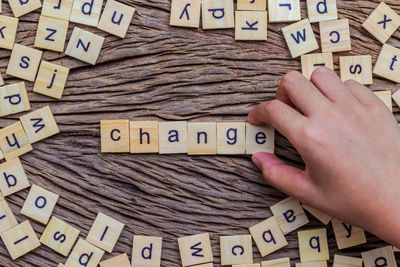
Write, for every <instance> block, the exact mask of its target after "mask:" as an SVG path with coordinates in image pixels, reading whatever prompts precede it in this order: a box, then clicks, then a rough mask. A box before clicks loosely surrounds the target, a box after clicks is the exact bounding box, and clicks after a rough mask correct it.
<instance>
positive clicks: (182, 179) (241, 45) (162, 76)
mask: <svg viewBox="0 0 400 267" xmlns="http://www.w3.org/2000/svg"><path fill="white" fill-rule="evenodd" d="M123 2H125V3H127V4H129V5H131V6H134V7H135V8H136V10H137V11H136V13H135V15H134V19H133V22H132V25H131V26H130V27H129V31H128V34H127V37H126V38H125V39H119V38H117V37H114V36H111V35H109V34H106V33H104V32H101V31H99V30H97V29H94V28H90V27H84V26H82V28H85V29H88V30H90V31H92V32H95V33H98V34H100V35H102V36H105V37H106V40H105V42H104V46H103V49H102V51H101V54H100V57H99V60H98V64H97V65H96V66H88V65H86V64H85V63H82V62H80V61H77V60H75V59H72V58H70V57H68V56H65V55H64V54H62V53H55V52H49V51H45V52H44V59H46V60H49V61H52V62H54V63H59V64H62V65H64V66H67V67H70V68H71V72H70V76H69V79H68V83H67V86H66V90H65V93H64V97H63V98H62V100H60V101H55V100H52V99H50V98H47V97H44V96H40V95H38V94H35V93H32V86H33V84H32V83H30V82H27V87H28V90H29V99H30V101H31V104H32V107H33V110H34V109H37V108H40V107H42V106H45V105H48V104H50V106H51V109H52V110H53V112H54V114H55V116H56V120H57V122H58V124H59V127H60V130H61V133H60V134H58V135H57V136H54V137H52V138H49V139H47V140H44V141H41V142H39V143H36V144H35V145H34V146H33V147H34V150H33V151H32V152H30V153H29V154H26V155H24V156H22V158H21V160H22V163H23V165H24V167H25V170H26V172H27V175H28V178H29V180H30V181H31V183H34V184H37V185H39V186H42V187H44V188H46V189H49V190H51V191H53V192H55V193H57V194H59V195H60V199H59V201H58V203H57V206H56V208H55V210H54V214H53V215H55V216H57V217H59V218H61V219H63V220H65V221H66V222H68V223H70V224H72V225H74V226H75V227H77V228H78V229H80V230H81V237H86V235H87V233H88V231H89V229H90V226H91V225H92V223H93V221H94V219H95V217H96V214H97V213H98V212H99V211H102V212H104V213H106V214H109V215H111V216H112V217H114V218H115V219H117V220H119V221H121V222H123V223H125V224H126V227H125V228H124V230H123V233H122V235H121V237H120V239H119V241H118V243H117V245H116V247H115V249H114V252H113V253H112V254H105V256H104V258H110V257H111V256H113V255H117V254H119V253H122V252H127V253H128V255H130V254H131V248H132V235H133V234H142V235H157V236H162V237H163V238H164V242H163V254H162V266H180V257H179V252H178V245H177V237H181V236H186V235H192V234H196V233H201V232H210V234H211V238H212V240H211V242H212V245H213V252H214V256H215V266H220V259H219V254H220V253H219V236H220V235H236V234H247V233H248V227H249V226H252V225H254V224H255V223H257V222H259V221H261V220H263V219H265V218H267V217H270V216H271V215H272V214H271V212H270V210H269V206H271V205H272V204H274V203H276V202H278V201H279V200H281V199H283V198H284V197H285V196H284V195H283V194H282V193H280V192H278V191H277V190H275V189H273V188H271V187H270V186H269V185H268V184H267V183H266V182H265V181H264V180H263V178H262V176H261V174H260V173H259V171H258V170H257V169H256V168H255V167H254V166H253V164H252V163H251V161H250V158H249V157H248V156H190V157H189V156H187V155H158V154H153V155H129V154H124V155H121V154H101V153H100V135H99V134H100V133H99V122H100V120H101V119H130V120H145V119H146V120H147V119H150V120H194V121H207V120H211V121H231V120H236V121H244V120H246V114H247V113H248V112H249V111H250V109H251V108H252V107H253V106H254V105H255V104H256V103H259V102H261V101H264V100H267V99H272V98H273V97H274V94H275V90H276V87H277V85H278V83H279V80H280V78H281V77H282V75H283V74H285V73H286V72H288V71H289V70H300V61H299V59H291V57H290V55H289V51H288V49H287V47H286V43H285V41H284V39H283V36H282V33H281V27H282V26H284V25H287V24H271V25H269V26H268V30H269V32H268V41H266V42H235V41H234V33H233V30H232V29H227V30H214V31H203V30H201V29H185V28H175V27H170V26H169V12H170V0H148V1H141V0H129V1H127V0H124V1H123ZM337 2H338V10H339V17H340V18H348V19H349V20H350V27H351V37H352V46H353V50H352V51H351V52H347V53H337V54H335V55H334V62H335V67H336V70H338V60H339V56H340V55H363V54H370V55H372V57H373V63H374V62H375V60H376V58H377V56H378V53H379V51H380V48H381V44H380V43H379V42H378V41H376V40H375V39H374V38H372V37H371V36H370V35H369V34H368V33H367V32H366V31H365V30H364V29H362V28H361V24H362V22H363V21H364V20H365V19H366V18H367V16H368V14H370V13H371V12H372V10H373V9H374V8H375V7H376V6H377V4H378V2H379V1H377V0H374V1H354V0H348V1H341V0H338V1H337ZM386 2H387V3H388V4H390V6H391V7H393V8H394V9H395V10H396V11H397V12H399V13H400V3H399V2H398V1H395V0H392V1H386ZM301 5H302V17H303V18H305V17H306V16H307V12H306V3H305V1H301ZM3 10H4V11H3V14H6V15H9V16H12V13H11V12H10V8H9V6H8V3H7V2H6V3H3ZM39 14H40V11H36V12H33V13H31V14H28V15H26V16H23V17H22V18H21V19H20V24H19V32H18V34H17V42H18V43H22V44H24V45H29V46H33V42H34V38H35V34H36V27H37V21H38V18H39ZM73 27H74V24H73V23H71V24H70V26H69V33H68V36H69V35H70V34H71V31H72V29H73ZM313 29H314V31H315V33H316V36H317V38H318V39H319V29H318V24H313ZM399 38H400V32H399V31H397V32H396V33H395V34H394V37H392V38H391V39H390V40H389V43H390V44H393V45H395V46H397V47H400V39H399ZM9 55H10V51H5V50H1V51H0V70H1V73H2V74H3V75H4V73H5V69H6V66H7V64H8V58H9ZM4 77H5V80H6V83H13V82H15V81H17V80H16V79H13V78H12V77H9V76H6V75H4ZM371 89H372V90H387V89H390V90H392V91H393V92H395V91H396V90H397V89H396V84H394V83H392V82H389V81H385V80H382V79H377V78H376V79H374V84H373V85H372V86H371ZM394 112H395V113H396V115H397V117H398V118H399V115H400V114H399V109H398V108H394ZM19 116H21V114H16V115H13V116H9V117H7V118H1V119H0V127H4V126H6V125H8V124H11V123H12V122H14V121H16V120H17V119H18V117H19ZM399 119H400V118H399ZM377 138H378V137H377ZM276 154H277V155H279V156H280V157H282V158H284V159H285V160H287V161H288V162H290V163H292V164H294V165H301V160H300V158H299V156H298V155H297V154H296V152H295V150H294V149H293V148H292V147H291V146H290V145H289V143H288V142H287V141H286V140H285V139H284V138H283V137H282V136H280V135H279V134H277V141H276ZM27 193H28V189H26V190H23V191H21V192H19V193H17V194H14V195H12V196H10V197H7V200H8V202H9V203H10V206H11V209H12V211H13V212H14V213H15V214H16V215H17V219H18V221H19V222H22V221H23V220H25V219H26V218H24V216H22V215H19V212H20V209H21V207H22V204H23V202H24V199H25V197H26V196H27ZM371 201H373V200H371ZM309 218H310V219H311V223H310V224H309V225H308V226H307V227H309V226H316V225H318V226H321V225H322V224H321V223H318V221H316V220H315V219H314V218H313V217H312V216H311V215H310V216H309ZM33 226H34V229H35V230H36V232H37V234H38V236H40V235H41V233H42V232H43V230H44V226H43V225H39V224H37V223H33ZM328 235H329V248H330V252H331V258H332V257H333V255H334V254H335V253H337V247H336V242H335V239H334V235H333V231H332V227H331V225H329V226H328ZM287 239H288V241H289V245H288V246H287V247H285V248H283V249H281V250H279V251H277V252H275V253H273V254H271V255H269V256H267V257H265V258H264V259H273V258H276V257H283V256H289V257H290V258H291V259H292V262H298V261H299V254H298V244H297V234H296V232H293V233H291V234H289V235H288V236H287ZM367 239H368V244H366V245H363V246H359V247H355V248H351V249H347V250H344V251H341V252H340V253H341V254H344V255H358V256H359V255H360V252H361V251H365V250H368V249H370V248H375V247H379V246H383V245H384V243H383V242H382V241H379V240H378V239H377V238H375V237H373V236H372V235H370V234H368V235H367ZM65 260H66V258H64V257H62V256H60V255H58V254H56V253H55V252H54V251H52V250H50V249H49V248H47V247H45V246H41V247H40V248H38V249H36V250H35V251H34V252H32V253H29V254H27V255H25V256H24V257H22V258H20V259H18V260H17V261H15V262H13V261H12V260H11V258H10V257H9V255H8V252H7V251H6V249H5V247H4V245H3V243H2V242H1V241H0V266H41V267H42V266H56V265H57V263H59V262H62V263H64V262H65ZM254 260H255V262H259V261H260V260H261V256H260V254H259V252H258V250H257V249H256V247H255V246H254Z"/></svg>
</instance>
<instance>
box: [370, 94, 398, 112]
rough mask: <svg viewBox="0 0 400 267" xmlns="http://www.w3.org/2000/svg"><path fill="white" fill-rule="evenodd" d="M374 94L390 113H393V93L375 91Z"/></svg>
mask: <svg viewBox="0 0 400 267" xmlns="http://www.w3.org/2000/svg"><path fill="white" fill-rule="evenodd" d="M374 94H375V95H376V96H377V97H378V98H379V99H380V100H382V102H383V103H384V104H385V105H386V106H387V107H388V109H389V110H390V112H393V106H392V91H390V90H385V91H375V92H374Z"/></svg>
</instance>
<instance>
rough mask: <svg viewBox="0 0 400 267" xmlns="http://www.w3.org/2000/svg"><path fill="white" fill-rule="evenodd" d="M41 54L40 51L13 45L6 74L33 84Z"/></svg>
mask: <svg viewBox="0 0 400 267" xmlns="http://www.w3.org/2000/svg"><path fill="white" fill-rule="evenodd" d="M42 54H43V52H42V51H40V50H37V49H34V48H30V47H27V46H23V45H20V44H15V45H14V48H13V50H12V52H11V56H10V62H9V63H8V67H7V71H6V73H7V74H8V75H11V76H14V77H17V78H20V79H24V80H28V81H31V82H33V81H34V80H35V78H36V73H37V70H38V68H39V64H40V59H41V58H42Z"/></svg>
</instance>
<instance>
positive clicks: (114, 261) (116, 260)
mask: <svg viewBox="0 0 400 267" xmlns="http://www.w3.org/2000/svg"><path fill="white" fill-rule="evenodd" d="M100 267H131V264H130V262H129V258H128V255H127V254H126V253H124V254H120V255H118V256H115V257H113V258H111V259H108V260H105V261H102V262H100Z"/></svg>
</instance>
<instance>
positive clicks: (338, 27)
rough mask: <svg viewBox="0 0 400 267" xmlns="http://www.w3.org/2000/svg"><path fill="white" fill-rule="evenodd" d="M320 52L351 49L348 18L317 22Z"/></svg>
mask: <svg viewBox="0 0 400 267" xmlns="http://www.w3.org/2000/svg"><path fill="white" fill-rule="evenodd" d="M319 29H320V35H321V47H322V52H324V53H327V52H340V51H349V50H351V39H350V26H349V20H348V19H340V20H330V21H321V22H320V23H319Z"/></svg>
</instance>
